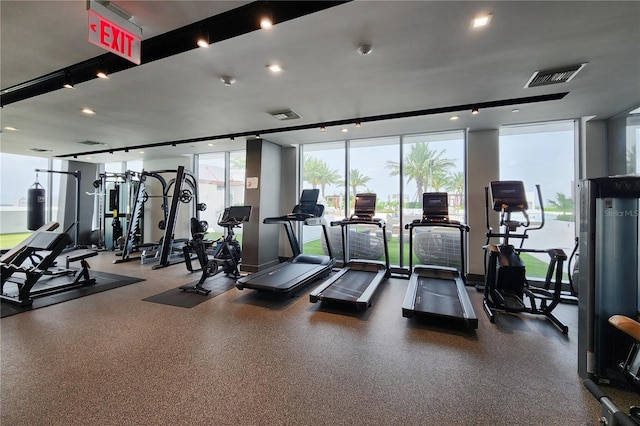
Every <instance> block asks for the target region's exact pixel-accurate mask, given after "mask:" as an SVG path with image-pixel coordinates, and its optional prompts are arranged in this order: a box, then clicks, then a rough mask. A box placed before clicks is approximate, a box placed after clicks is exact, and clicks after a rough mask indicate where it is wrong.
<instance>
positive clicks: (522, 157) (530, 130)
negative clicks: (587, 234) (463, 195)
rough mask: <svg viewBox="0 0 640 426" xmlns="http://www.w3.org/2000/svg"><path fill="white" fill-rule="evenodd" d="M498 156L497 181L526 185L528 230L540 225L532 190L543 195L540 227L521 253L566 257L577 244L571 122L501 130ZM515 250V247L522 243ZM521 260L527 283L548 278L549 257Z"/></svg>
mask: <svg viewBox="0 0 640 426" xmlns="http://www.w3.org/2000/svg"><path fill="white" fill-rule="evenodd" d="M499 150H500V156H499V161H500V179H501V180H518V181H522V182H523V183H524V187H525V191H527V199H528V200H527V201H528V204H529V209H528V213H529V217H530V218H531V221H532V224H531V227H535V226H539V224H540V223H541V210H540V205H539V202H538V199H537V195H536V185H540V190H541V193H542V202H543V205H544V211H545V224H544V227H543V228H542V229H540V230H532V231H531V232H530V233H529V235H530V237H529V238H528V239H526V240H525V241H524V245H523V247H524V248H531V249H549V248H560V249H563V250H564V251H565V253H566V254H567V256H568V255H570V254H571V251H572V250H573V247H574V244H575V223H574V216H573V209H574V200H575V196H574V193H573V188H574V185H573V183H574V182H573V177H574V123H573V121H563V122H552V123H540V124H531V125H527V126H514V127H504V128H502V129H500V141H499ZM487 184H488V182H487ZM514 220H519V219H518V218H514ZM522 231H523V229H521V230H519V231H518V233H521V232H522ZM513 244H515V245H519V244H520V241H514V242H513ZM522 258H523V260H524V262H525V264H526V265H527V266H526V271H527V276H528V277H531V278H544V277H545V276H546V272H547V264H548V261H549V256H548V255H547V254H545V253H542V254H536V253H525V254H523V256H522Z"/></svg>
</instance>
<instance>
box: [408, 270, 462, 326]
mask: <svg viewBox="0 0 640 426" xmlns="http://www.w3.org/2000/svg"><path fill="white" fill-rule="evenodd" d="M415 310H416V311H421V312H429V313H431V314H436V315H442V316H449V317H460V318H462V316H463V312H462V305H461V304H460V300H459V299H458V290H457V288H456V282H455V281H453V280H444V279H435V278H424V277H420V278H419V279H418V289H417V291H416V305H415Z"/></svg>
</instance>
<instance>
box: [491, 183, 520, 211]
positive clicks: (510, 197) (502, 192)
mask: <svg viewBox="0 0 640 426" xmlns="http://www.w3.org/2000/svg"><path fill="white" fill-rule="evenodd" d="M491 197H492V199H493V209H494V210H495V211H500V210H502V208H503V206H506V208H505V210H506V211H520V210H527V209H528V208H529V207H528V205H527V194H526V193H525V191H524V184H523V183H522V181H519V180H512V181H494V182H491Z"/></svg>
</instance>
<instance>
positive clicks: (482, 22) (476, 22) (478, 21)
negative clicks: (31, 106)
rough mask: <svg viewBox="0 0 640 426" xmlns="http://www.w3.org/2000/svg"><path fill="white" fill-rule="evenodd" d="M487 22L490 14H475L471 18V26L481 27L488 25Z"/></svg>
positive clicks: (489, 19)
mask: <svg viewBox="0 0 640 426" xmlns="http://www.w3.org/2000/svg"><path fill="white" fill-rule="evenodd" d="M489 22H491V15H490V14H486V15H479V16H476V17H475V18H473V21H472V26H473V28H482V27H486V26H487V25H489Z"/></svg>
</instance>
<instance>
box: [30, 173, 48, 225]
mask: <svg viewBox="0 0 640 426" xmlns="http://www.w3.org/2000/svg"><path fill="white" fill-rule="evenodd" d="M45 206H46V197H45V196H44V186H42V185H40V184H39V183H38V182H36V183H34V184H33V185H32V186H31V188H29V191H28V193H27V229H28V230H30V231H35V230H36V229H38V228H40V227H42V225H44V211H45Z"/></svg>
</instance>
